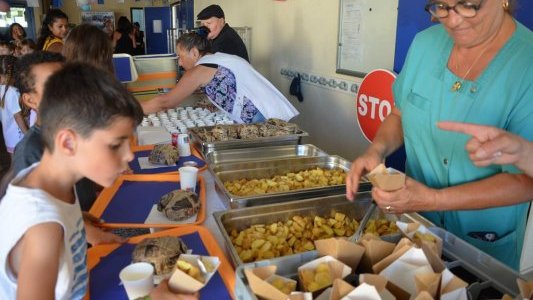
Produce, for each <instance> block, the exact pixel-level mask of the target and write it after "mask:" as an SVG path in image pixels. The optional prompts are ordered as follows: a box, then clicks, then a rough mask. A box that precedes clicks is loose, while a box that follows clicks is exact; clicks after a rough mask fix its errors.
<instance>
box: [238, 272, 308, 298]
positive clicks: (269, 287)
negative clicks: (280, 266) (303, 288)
mask: <svg viewBox="0 0 533 300" xmlns="http://www.w3.org/2000/svg"><path fill="white" fill-rule="evenodd" d="M276 269H277V266H273V265H270V266H264V267H258V268H253V269H244V275H245V276H246V279H247V280H248V284H249V285H250V289H251V290H252V292H253V293H254V294H256V295H257V296H259V297H261V298H262V299H268V300H286V299H291V300H293V299H294V300H296V299H308V298H309V296H310V295H309V296H306V295H305V293H298V292H294V289H295V288H296V281H295V280H292V279H289V278H285V277H282V276H278V275H276V274H275V273H276ZM279 281H281V282H282V283H283V286H284V287H286V288H288V292H282V291H281V289H279V288H278V287H276V285H277V284H276V282H279ZM310 299H312V297H311V298H310Z"/></svg>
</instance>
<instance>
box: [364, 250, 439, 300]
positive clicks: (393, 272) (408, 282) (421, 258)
mask: <svg viewBox="0 0 533 300" xmlns="http://www.w3.org/2000/svg"><path fill="white" fill-rule="evenodd" d="M373 268H374V273H376V274H379V275H381V276H383V277H385V278H386V279H387V280H388V281H389V282H390V284H391V285H390V286H389V290H390V291H391V293H393V294H394V295H395V297H396V298H398V299H407V298H409V296H410V295H412V296H415V295H417V290H416V283H415V275H417V274H422V273H433V269H432V267H431V264H430V263H429V261H428V259H427V257H426V255H425V254H424V251H423V250H422V249H419V248H415V247H409V246H404V247H403V248H402V249H400V250H398V251H396V252H394V253H392V254H391V255H389V256H387V257H386V258H385V259H383V261H381V262H379V263H378V264H376V265H374V267H373ZM406 294H407V295H406Z"/></svg>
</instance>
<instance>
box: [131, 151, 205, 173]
mask: <svg viewBox="0 0 533 300" xmlns="http://www.w3.org/2000/svg"><path fill="white" fill-rule="evenodd" d="M150 152H152V151H151V150H146V151H137V152H135V153H134V154H135V158H134V159H133V160H132V161H130V163H129V166H130V169H131V170H132V171H133V174H159V173H167V172H173V171H178V169H179V168H181V167H183V163H184V162H186V161H194V162H195V163H196V164H197V165H196V167H197V168H203V167H204V166H205V161H203V160H202V159H200V158H198V157H196V156H194V155H189V156H180V158H179V159H178V161H177V162H176V165H175V166H168V167H161V168H154V169H141V166H139V157H148V156H150Z"/></svg>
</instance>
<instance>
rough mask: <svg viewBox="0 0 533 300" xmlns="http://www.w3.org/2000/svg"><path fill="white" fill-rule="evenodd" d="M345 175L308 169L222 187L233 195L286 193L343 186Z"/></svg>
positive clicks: (238, 181)
mask: <svg viewBox="0 0 533 300" xmlns="http://www.w3.org/2000/svg"><path fill="white" fill-rule="evenodd" d="M345 179H346V173H345V172H344V170H342V169H338V168H337V169H332V170H329V169H321V168H318V167H317V168H316V169H310V170H303V171H300V172H298V173H292V172H291V173H287V174H285V175H276V176H274V177H272V178H262V179H245V178H241V179H236V180H230V181H225V182H224V187H225V188H226V189H227V190H228V192H230V193H231V194H233V195H237V196H252V195H262V194H267V193H276V192H287V191H290V190H297V189H307V188H314V187H323V186H331V185H341V184H344V181H345Z"/></svg>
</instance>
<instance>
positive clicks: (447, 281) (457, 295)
mask: <svg viewBox="0 0 533 300" xmlns="http://www.w3.org/2000/svg"><path fill="white" fill-rule="evenodd" d="M467 286H468V283H466V282H464V281H463V280H462V279H460V278H459V277H457V276H455V275H454V274H453V273H452V272H450V270H448V269H444V271H442V273H441V282H440V299H441V300H452V299H457V300H466V299H468V296H467V293H466V287H467Z"/></svg>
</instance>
